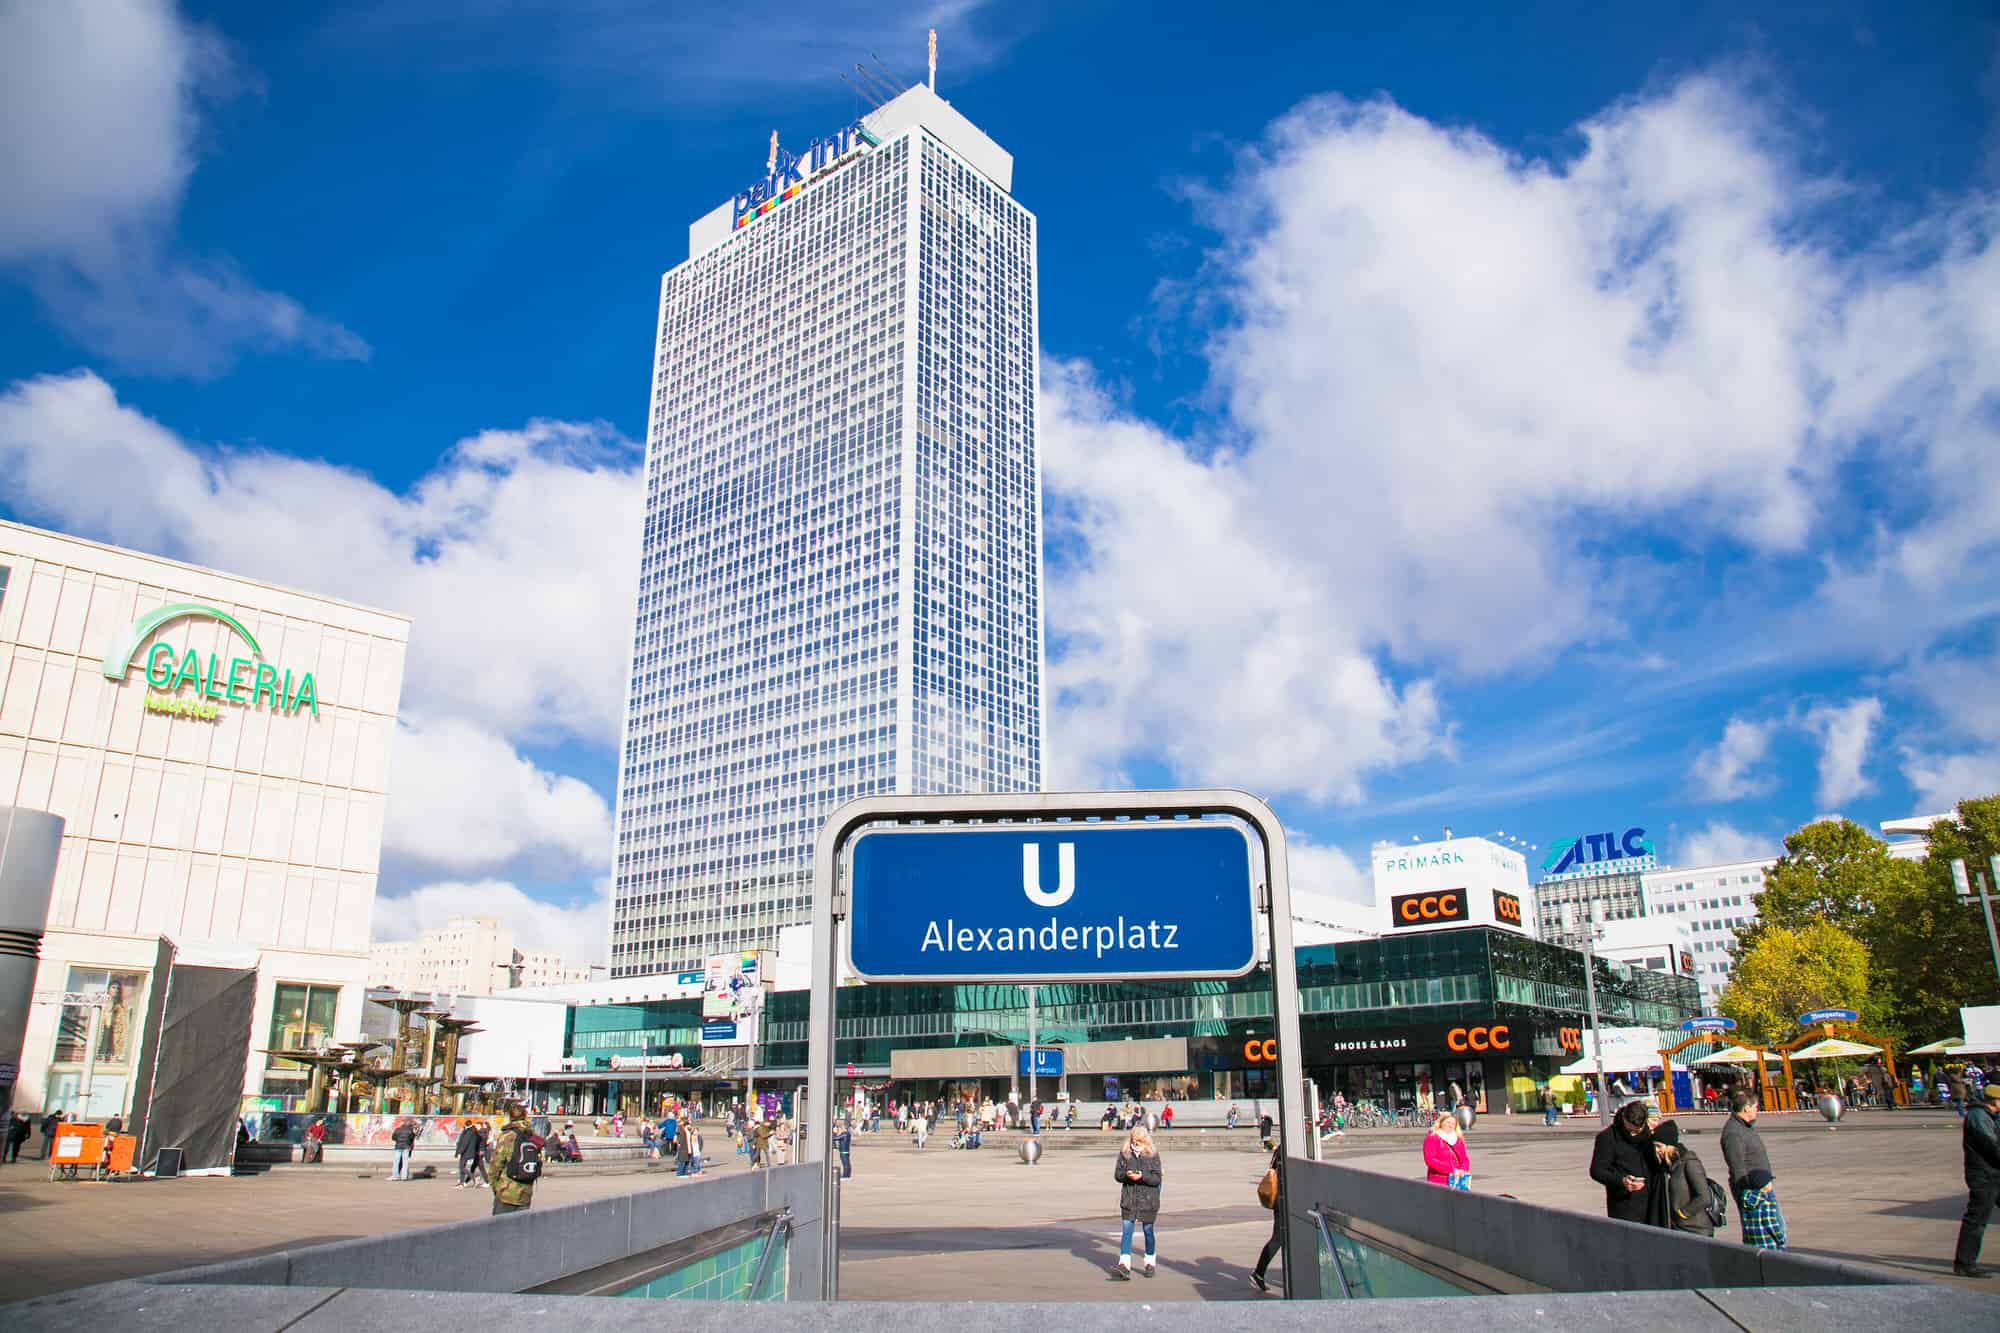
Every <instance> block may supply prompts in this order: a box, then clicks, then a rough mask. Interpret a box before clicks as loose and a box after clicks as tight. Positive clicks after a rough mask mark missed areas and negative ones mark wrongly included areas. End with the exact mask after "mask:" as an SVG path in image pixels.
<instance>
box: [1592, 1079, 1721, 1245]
mask: <svg viewBox="0 0 2000 1333" xmlns="http://www.w3.org/2000/svg"><path fill="white" fill-rule="evenodd" d="M1726 1143H1727V1140H1726V1139H1725V1151H1726ZM1655 1160H1656V1159H1655V1158H1654V1156H1653V1140H1652V1137H1651V1135H1649V1134H1648V1133H1647V1132H1646V1104H1645V1103H1644V1102H1627V1103H1625V1105H1623V1106H1621V1107H1619V1108H1618V1114H1617V1115H1615V1116H1613V1117H1612V1119H1611V1123H1610V1124H1609V1125H1607V1126H1605V1127H1604V1128H1603V1129H1601V1130H1599V1131H1598V1132H1597V1142H1596V1143H1595V1145H1593V1147H1592V1149H1591V1153H1590V1178H1591V1179H1592V1180H1594V1181H1596V1182H1597V1183H1598V1184H1600V1185H1602V1186H1604V1213H1605V1216H1607V1217H1615V1218H1618V1219H1620V1220H1621V1221H1626V1222H1644V1221H1645V1220H1646V1207H1647V1204H1648V1202H1649V1201H1650V1194H1651V1191H1650V1189H1649V1188H1648V1176H1649V1173H1650V1172H1651V1170H1652V1169H1653V1163H1654V1161H1655Z"/></svg>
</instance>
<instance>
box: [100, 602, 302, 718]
mask: <svg viewBox="0 0 2000 1333" xmlns="http://www.w3.org/2000/svg"><path fill="white" fill-rule="evenodd" d="M186 619H205V620H214V621H219V622H220V623H221V624H222V625H224V626H225V627H227V628H228V629H229V630H231V631H232V632H234V633H235V635H236V637H237V638H239V639H241V640H243V642H244V644H245V646H247V647H248V649H249V651H250V655H249V656H248V657H231V658H228V659H227V660H226V661H225V659H224V658H223V657H222V656H221V654H219V653H210V654H209V655H208V658H207V660H206V661H203V660H202V655H201V654H200V653H198V652H196V651H195V650H194V649H192V648H189V649H186V650H184V651H183V650H180V649H176V648H175V647H174V646H173V645H172V644H169V643H156V644H154V645H153V647H152V649H151V651H149V652H148V653H147V654H146V684H147V685H149V686H151V687H152V689H154V690H157V691H159V693H157V694H154V693H148V694H147V695H146V709H147V711H148V712H154V713H170V714H173V715H175V716H179V717H189V718H195V719H199V720H203V721H212V720H214V718H215V717H216V713H217V709H216V705H217V704H225V703H231V704H242V705H244V706H246V707H250V708H269V709H271V710H272V711H273V712H277V713H282V714H284V715H285V716H287V717H289V716H291V715H292V714H294V713H296V712H298V711H299V710H300V709H302V708H305V709H310V710H311V711H312V715H313V716H314V717H315V718H316V717H318V716H319V689H318V687H317V686H316V685H315V684H314V683H313V675H312V672H310V671H305V672H298V673H294V672H293V670H292V669H291V668H290V667H286V668H284V669H283V671H280V670H279V669H278V668H277V667H275V666H273V665H271V664H270V663H268V662H266V661H265V660H264V650H263V649H262V648H261V647H259V646H258V644H257V639H256V636H255V635H253V634H251V633H250V631H249V630H247V629H245V628H244V627H243V624H242V622H241V621H239V620H237V619H236V618H235V617H234V616H232V615H230V614H229V613H228V612H227V611H223V610H220V609H218V608H216V607H213V606H206V605H203V604H202V603H200V602H175V603H173V604H172V605H169V606H163V607H160V608H159V609H158V610H154V611H148V612H147V613H146V614H145V615H143V616H140V617H139V618H138V619H137V620H135V621H133V622H132V627H131V628H130V629H128V630H127V631H126V632H125V634H124V635H123V637H121V638H120V639H119V641H118V642H117V644H115V645H114V646H113V647H112V649H111V651H110V652H108V653H106V654H105V655H104V663H103V672H104V678H105V679H106V680H114V681H123V680H124V679H125V678H126V676H127V675H128V674H130V672H131V669H132V664H133V662H134V661H135V660H136V659H137V658H138V656H139V645H140V644H142V643H144V642H145V641H146V636H147V635H149V634H151V633H152V632H153V631H155V630H157V629H159V628H160V627H161V626H162V625H166V624H168V623H170V622H172V621H176V620H186ZM190 686H192V687H193V689H194V697H193V698H181V697H178V696H179V695H180V693H181V691H183V690H185V689H187V688H188V687H190ZM211 701H212V702H211Z"/></svg>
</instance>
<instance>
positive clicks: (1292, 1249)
mask: <svg viewBox="0 0 2000 1333" xmlns="http://www.w3.org/2000/svg"><path fill="white" fill-rule="evenodd" d="M1177 816H1185V817H1187V818H1198V817H1204V816H1228V817H1233V818H1234V819H1236V820H1240V821H1241V822H1242V823H1243V824H1244V825H1247V826H1248V827H1249V829H1250V830H1251V831H1252V832H1254V833H1256V835H1257V840H1258V841H1260V842H1261V843H1262V844H1263V866H1262V869H1263V883H1262V885H1261V886H1257V887H1256V888H1254V889H1253V893H1252V903H1251V910H1252V912H1253V913H1255V912H1262V913H1263V914H1264V919H1265V926H1266V937H1267V939H1268V941H1269V948H1270V967H1271V1020H1272V1026H1273V1028H1274V1030H1275V1033H1276V1036H1277V1040H1278V1132H1279V1135H1280V1140H1279V1141H1280V1143H1282V1144H1283V1145H1284V1150H1285V1156H1286V1159H1287V1160H1297V1161H1304V1160H1308V1159H1309V1157H1310V1153H1311V1146H1310V1144H1309V1143H1308V1138H1309V1134H1308V1128H1309V1127H1308V1125H1307V1122H1306V1118H1305V1091H1304V1084H1305V1066H1304V1063H1303V1056H1304V1051H1303V1048H1302V1047H1301V1045H1300V1041H1299V984H1298V962H1297V959H1296V958H1295V956H1294V954H1293V951H1292V892H1291V880H1290V876H1289V874H1288V872H1287V870H1286V862H1285V830H1284V826H1283V825H1282V824H1280V823H1279V822H1278V817H1277V815H1276V814H1275V813H1274V812H1273V811H1272V809H1271V807H1270V806H1268V805H1266V804H1265V803H1264V802H1263V801H1261V800H1259V799H1258V798H1257V797H1255V796H1252V795H1250V794H1249V793H1248V792H1243V791H1235V790H1232V789H1229V788H1197V789H1189V790H1178V791H1128V792H1048V793H1031V794H1024V795H974V794H966V795H945V796H864V797H862V798H860V799H859V800H855V801H849V802H848V803H847V804H846V805H843V806H841V807H840V809H838V810H836V811H834V813H833V815H832V817H831V818H829V819H828V820H827V822H826V824H825V825H824V826H823V827H822V828H821V829H820V834H819V844H818V848H817V850H816V851H815V853H814V856H813V908H812V912H813V916H812V927H813V933H812V941H813V973H812V995H811V1000H812V1007H811V1012H810V1015H809V1017H808V1021H807V1029H808V1052H809V1054H808V1057H807V1063H806V1080H807V1081H806V1125H805V1130H806V1132H805V1134H804V1136H803V1143H802V1145H801V1146H802V1147H803V1149H804V1152H803V1160H805V1161H808V1162H818V1163H820V1164H821V1166H822V1169H823V1175H822V1185H821V1189H822V1191H823V1195H822V1200H821V1203H822V1206H821V1209H820V1216H821V1219H822V1221H821V1225H822V1226H823V1227H825V1229H826V1244H825V1251H824V1253H825V1261H824V1264H823V1266H822V1268H821V1270H820V1291H819V1295H820V1299H822V1300H837V1299H838V1298H839V1296H840V1223H839V1218H840V1197H839V1190H840V1179H839V1176H840V1173H839V1170H838V1162H839V1158H838V1157H837V1156H836V1155H835V1153H834V1152H833V1080H834V1059H833V1045H834V996H835V993H836V990H837V984H836V983H837V981H838V979H839V975H840V961H841V959H842V958H844V957H845V956H846V952H847V951H846V949H845V947H844V946H843V943H842V939H841V936H842V927H843V926H844V925H845V924H846V922H847V919H848V912H849V902H848V894H847V882H846V879H845V875H844V872H845V870H846V868H847V861H846V858H845V856H844V853H845V851H846V849H847V845H848V843H849V841H850V840H852V838H853V837H854V836H855V834H857V833H858V832H860V831H861V830H862V829H863V828H865V827H867V826H869V825H880V824H922V825H935V824H947V825H951V824H961V823H974V824H981V825H986V824H1022V825H1029V826H1033V825H1036V824H1060V823H1063V822H1075V823H1084V822H1091V821H1097V822H1111V821H1131V822H1134V823H1140V822H1142V821H1145V822H1150V821H1156V820H1157V821H1165V820H1171V819H1174V818H1175V817H1177ZM1169 827H1172V826H1171V825H1169ZM1038 831H1039V830H1038ZM1252 854H1253V856H1254V854H1255V848H1254V847H1253V848H1252ZM1252 869H1253V880H1254V878H1255V875H1254V871H1255V864H1254V862H1253V866H1252ZM1253 966H1254V965H1253ZM1236 975H1241V974H1240V973H1239V974H1236ZM1027 979H1028V980H1031V981H1041V980H1046V978H1043V977H1040V976H1039V975H1030V976H1029V977H1028V978H1027ZM1069 979H1070V978H1064V977H1058V978H1055V980H1056V981H1062V980H1069ZM1181 979H1187V978H1185V977H1184V978H1181ZM954 980H955V981H957V982H960V983H963V982H969V981H973V980H984V978H970V977H958V978H955V979H954ZM883 984H890V985H894V984H900V982H885V983H883ZM1285 1202H1286V1210H1287V1212H1288V1213H1289V1212H1290V1211H1292V1207H1291V1205H1292V1200H1291V1199H1290V1198H1289V1197H1288V1198H1287V1199H1286V1201H1285ZM1283 1235H1284V1238H1285V1248H1284V1254H1285V1294H1286V1296H1287V1297H1289V1298H1290V1299H1293V1300H1299V1299H1310V1298H1312V1297H1315V1296H1317V1295H1318V1294H1319V1262H1318V1256H1317V1255H1316V1254H1315V1252H1314V1248H1313V1247H1314V1241H1315V1235H1314V1232H1313V1230H1312V1228H1311V1227H1305V1226H1291V1225H1287V1226H1285V1227H1284V1229H1283Z"/></svg>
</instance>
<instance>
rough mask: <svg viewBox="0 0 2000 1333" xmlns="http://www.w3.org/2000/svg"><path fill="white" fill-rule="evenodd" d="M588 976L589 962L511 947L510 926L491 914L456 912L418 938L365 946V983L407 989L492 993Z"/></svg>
mask: <svg viewBox="0 0 2000 1333" xmlns="http://www.w3.org/2000/svg"><path fill="white" fill-rule="evenodd" d="M590 977H591V970H590V968H589V967H588V966H587V965H585V966H573V965H571V964H570V963H569V962H568V961H567V960H565V959H564V958H563V956H562V955H561V954H559V953H555V952H553V951H550V950H546V949H539V950H538V949H528V950H523V949H517V948H515V947H514V932H513V930H511V929H510V928H509V927H508V926H507V925H506V924H505V923H503V922H501V921H500V920H499V919H498V918H497V917H490V916H455V917H452V918H451V919H450V920H448V921H446V922H445V923H444V924H443V925H442V926H439V927H438V928H437V929H435V930H427V931H425V932H424V933H423V934H421V935H419V936H418V937H417V938H416V939H413V940H377V941H376V942H375V943H374V944H371V945H369V946H368V984H369V985H370V986H371V987H372V986H379V987H383V988H385V989H388V990H397V991H403V992H405V993H408V992H411V991H426V992H431V993H434V994H438V995H495V994H498V993H500V992H502V991H508V990H517V989H519V988H521V987H523V986H565V985H570V984H573V983H575V982H582V981H588V980H590Z"/></svg>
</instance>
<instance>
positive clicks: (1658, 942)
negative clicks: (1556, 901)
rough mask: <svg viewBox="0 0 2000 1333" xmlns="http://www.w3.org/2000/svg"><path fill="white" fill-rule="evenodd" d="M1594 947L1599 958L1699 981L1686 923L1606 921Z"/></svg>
mask: <svg viewBox="0 0 2000 1333" xmlns="http://www.w3.org/2000/svg"><path fill="white" fill-rule="evenodd" d="M1595 947H1596V950H1597V956H1598V957H1599V958H1608V959H1610V960H1611V961H1612V962H1614V963H1624V964H1625V965H1626V966H1628V967H1633V968H1641V969H1644V970H1645V971H1648V972H1669V973H1672V974H1673V975H1675V976H1682V977H1695V978H1696V979H1697V980H1699V974H1698V973H1697V972H1696V971H1695V955H1694V935H1693V932H1692V931H1690V930H1689V928H1688V923H1687V922H1685V921H1682V920H1679V919H1678V918H1675V917H1670V916H1666V917H1661V916H1642V917H1635V918H1632V919H1630V920H1625V921H1607V922H1605V923H1604V924H1603V925H1602V926H1601V927H1599V928H1598V933H1597V939H1596V946H1595Z"/></svg>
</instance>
